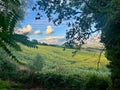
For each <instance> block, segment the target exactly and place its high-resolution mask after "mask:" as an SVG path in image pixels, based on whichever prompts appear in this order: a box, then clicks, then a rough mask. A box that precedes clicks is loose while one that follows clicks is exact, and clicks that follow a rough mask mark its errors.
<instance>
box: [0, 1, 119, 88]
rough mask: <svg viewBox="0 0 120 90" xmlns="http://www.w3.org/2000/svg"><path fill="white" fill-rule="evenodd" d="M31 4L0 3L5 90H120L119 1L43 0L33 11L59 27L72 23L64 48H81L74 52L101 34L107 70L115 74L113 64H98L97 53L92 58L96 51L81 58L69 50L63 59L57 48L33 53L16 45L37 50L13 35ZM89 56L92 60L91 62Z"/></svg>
mask: <svg viewBox="0 0 120 90" xmlns="http://www.w3.org/2000/svg"><path fill="white" fill-rule="evenodd" d="M26 2H28V1H27V0H26V1H24V0H0V89H6V90H10V89H18V88H19V89H20V88H32V87H35V88H38V87H39V88H44V89H48V90H50V89H53V88H54V89H55V90H59V89H62V90H64V89H65V90H66V89H67V90H79V89H80V90H107V89H112V90H119V89H120V75H119V72H120V69H119V68H120V63H119V56H120V47H119V46H120V30H119V28H120V25H119V24H120V1H119V0H99V1H97V0H78V1H76V0H38V1H37V4H35V7H33V10H35V9H37V8H38V9H39V10H42V11H44V12H45V13H46V15H47V17H48V19H49V21H52V22H53V23H54V24H55V25H59V24H61V23H62V21H63V20H68V21H69V20H70V22H68V26H69V27H70V28H69V30H67V32H66V40H67V41H66V43H65V46H67V47H71V46H76V48H77V49H76V51H75V52H74V53H76V52H77V51H78V50H79V49H81V45H82V44H84V40H86V39H88V38H89V37H90V35H91V34H93V33H95V32H97V31H100V32H101V42H102V43H104V46H105V50H106V57H107V59H108V60H109V61H110V63H109V65H108V67H109V68H110V71H111V75H110V72H109V71H108V70H107V68H106V64H107V63H108V61H106V59H105V58H104V56H103V55H102V56H101V57H102V58H101V62H99V60H98V61H95V60H97V59H96V58H95V57H96V56H97V55H98V53H97V52H95V54H94V56H90V55H93V52H88V51H83V50H81V52H78V55H76V56H74V57H71V56H72V55H71V56H69V55H68V54H70V52H72V51H71V50H70V49H68V51H65V52H66V53H65V54H64V53H63V52H62V51H60V50H59V49H60V48H57V47H51V46H48V47H47V46H38V47H39V48H44V50H43V49H33V48H31V49H29V48H27V47H25V46H23V45H21V44H18V43H17V42H21V43H23V44H25V45H27V46H30V47H36V45H35V44H34V43H35V42H34V41H33V42H30V41H29V40H28V37H27V36H25V35H22V34H21V35H20V34H16V33H14V28H15V26H16V25H17V23H18V22H19V20H22V19H23V17H24V12H25V6H26V5H27V4H28V3H27V4H26ZM18 12H19V13H18ZM55 14H56V16H54V15H55ZM71 21H72V22H71ZM78 42H79V43H78ZM36 44H37V43H36ZM19 45H21V47H20V46H19ZM11 47H12V48H11ZM49 48H51V49H49ZM14 50H18V51H20V50H23V51H22V52H17V51H14ZM37 50H39V52H38V51H37ZM45 50H47V51H45ZM12 51H14V52H12ZM27 51H28V52H27ZM49 51H50V52H49ZM58 51H59V52H58ZM74 53H73V54H74ZM46 54H47V55H46ZM29 55H30V57H28V56H29ZM64 55H65V57H63V56H64ZM80 55H82V56H80ZM84 56H85V57H88V58H92V59H90V60H89V59H88V58H87V59H86V58H84ZM13 59H14V60H15V61H18V62H19V64H20V63H21V65H19V64H18V63H16V62H14V61H13ZM83 60H84V63H82V62H83ZM102 62H103V63H102ZM86 63H89V64H86ZM96 63H97V65H96ZM22 64H23V65H22ZM98 66H99V67H98ZM96 67H97V68H96ZM109 77H111V80H112V83H111V81H110V79H109ZM4 80H7V81H4ZM8 81H9V82H8ZM28 81H29V82H28ZM56 81H57V82H58V83H56ZM10 82H13V83H10Z"/></svg>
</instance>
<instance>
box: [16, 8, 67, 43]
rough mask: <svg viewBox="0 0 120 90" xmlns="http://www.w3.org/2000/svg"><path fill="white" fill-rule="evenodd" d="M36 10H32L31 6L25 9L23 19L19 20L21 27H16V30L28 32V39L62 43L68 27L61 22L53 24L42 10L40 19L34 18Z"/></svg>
mask: <svg viewBox="0 0 120 90" xmlns="http://www.w3.org/2000/svg"><path fill="white" fill-rule="evenodd" d="M37 13H38V11H32V9H31V8H29V9H28V10H26V15H25V17H24V20H23V21H21V22H20V24H21V26H22V27H18V28H17V30H18V31H22V32H23V33H26V32H27V33H29V34H28V36H29V38H30V39H37V40H38V41H41V42H46V43H51V44H62V43H63V42H64V41H65V33H66V29H67V28H68V27H67V25H66V23H65V22H63V23H62V24H61V25H59V26H55V25H54V24H53V23H52V22H48V18H47V17H46V15H45V14H44V13H43V12H40V13H41V14H42V17H41V19H40V20H35V17H36V15H37Z"/></svg>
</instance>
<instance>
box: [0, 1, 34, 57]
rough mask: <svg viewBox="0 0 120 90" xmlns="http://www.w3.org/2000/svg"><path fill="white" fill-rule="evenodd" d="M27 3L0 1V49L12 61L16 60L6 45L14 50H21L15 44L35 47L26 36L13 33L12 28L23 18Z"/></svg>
mask: <svg viewBox="0 0 120 90" xmlns="http://www.w3.org/2000/svg"><path fill="white" fill-rule="evenodd" d="M27 2H28V1H27V0H26V1H24V0H0V47H2V48H3V49H4V50H5V51H6V52H7V53H8V54H9V56H12V58H14V59H16V58H15V56H14V55H13V54H12V53H11V51H10V50H9V49H8V47H7V45H9V46H11V47H13V48H15V49H16V50H21V48H20V46H19V45H18V44H17V42H20V43H23V44H24V45H27V46H30V47H35V45H34V44H33V43H31V42H30V41H29V40H28V37H27V36H25V35H22V34H21V35H20V34H16V33H15V32H14V28H15V26H16V24H17V23H18V21H20V20H23V18H24V15H25V9H26V7H25V5H26V4H27Z"/></svg>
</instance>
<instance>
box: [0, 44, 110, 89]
mask: <svg viewBox="0 0 120 90" xmlns="http://www.w3.org/2000/svg"><path fill="white" fill-rule="evenodd" d="M19 45H20V46H21V49H22V51H15V50H14V49H11V51H12V53H13V54H14V55H15V56H16V57H17V59H18V60H19V62H16V61H14V60H11V58H10V57H6V56H5V55H3V56H4V57H6V62H4V61H1V63H0V65H1V66H0V67H1V68H3V70H2V69H1V71H0V73H1V74H0V78H1V81H0V83H1V85H2V86H0V90H1V89H5V90H10V89H11V90H28V89H30V90H39V89H40V90H107V89H108V90H109V89H110V86H111V80H110V71H109V70H108V68H107V65H108V64H109V61H108V60H107V59H106V58H105V55H104V52H103V53H102V55H101V58H100V60H99V56H100V49H95V48H94V49H91V48H90V49H87V48H86V49H81V50H80V51H78V52H77V53H76V55H75V56H73V54H72V52H73V51H74V49H68V48H66V50H65V51H64V50H63V48H62V47H61V46H48V45H47V46H45V45H38V48H30V47H27V46H24V45H22V44H19ZM2 53H4V52H3V51H1V54H2ZM9 59H10V60H9ZM8 60H9V61H8ZM98 63H99V65H98ZM98 66H99V67H98ZM8 67H9V68H8ZM4 71H5V72H4ZM6 78H7V80H8V81H10V82H8V81H7V82H6V81H4V79H6ZM11 81H12V82H13V83H11ZM6 83H7V84H6Z"/></svg>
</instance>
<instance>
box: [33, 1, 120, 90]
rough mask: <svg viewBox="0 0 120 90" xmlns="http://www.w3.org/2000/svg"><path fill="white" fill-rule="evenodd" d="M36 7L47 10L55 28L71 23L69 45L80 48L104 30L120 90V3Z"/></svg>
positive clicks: (57, 3) (103, 39) (58, 3)
mask: <svg viewBox="0 0 120 90" xmlns="http://www.w3.org/2000/svg"><path fill="white" fill-rule="evenodd" d="M33 8H34V9H38V10H42V11H44V12H45V13H46V15H47V17H48V20H49V21H52V22H53V23H54V24H55V25H59V24H61V23H62V21H63V20H68V21H69V22H68V23H67V24H68V26H69V27H70V29H69V30H67V32H66V43H65V45H66V46H68V45H76V46H78V48H77V49H80V47H81V45H82V44H84V41H85V40H86V39H88V38H89V37H90V35H91V34H93V33H95V32H98V31H100V32H101V33H102V34H101V42H102V43H104V45H105V48H106V57H107V59H108V60H110V64H109V68H110V70H111V73H112V75H111V78H112V82H113V86H112V88H113V90H119V88H120V85H119V84H120V74H119V72H120V63H119V60H120V59H119V56H120V30H119V28H120V0H38V1H37V6H35V7H33ZM34 9H33V10H34ZM39 13H40V12H39Z"/></svg>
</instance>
